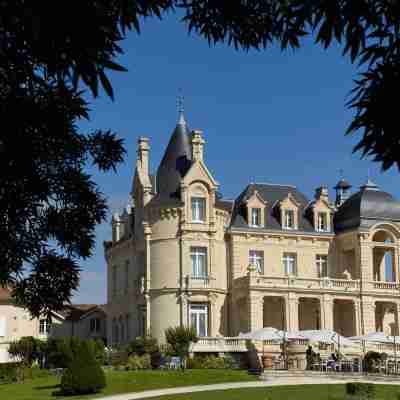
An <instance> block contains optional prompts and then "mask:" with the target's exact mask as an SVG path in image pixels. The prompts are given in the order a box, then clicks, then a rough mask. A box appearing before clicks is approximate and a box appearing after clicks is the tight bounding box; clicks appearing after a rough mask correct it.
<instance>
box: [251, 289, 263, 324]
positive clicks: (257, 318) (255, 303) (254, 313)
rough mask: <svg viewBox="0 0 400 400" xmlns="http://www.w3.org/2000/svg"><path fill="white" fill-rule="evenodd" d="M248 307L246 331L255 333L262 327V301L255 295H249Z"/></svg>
mask: <svg viewBox="0 0 400 400" xmlns="http://www.w3.org/2000/svg"><path fill="white" fill-rule="evenodd" d="M247 306H248V311H247V312H248V315H247V320H248V329H249V332H252V331H255V330H256V329H261V328H262V327H263V322H264V321H263V306H264V302H263V299H262V298H260V296H259V295H258V294H256V293H252V292H250V293H249V297H248V299H247Z"/></svg>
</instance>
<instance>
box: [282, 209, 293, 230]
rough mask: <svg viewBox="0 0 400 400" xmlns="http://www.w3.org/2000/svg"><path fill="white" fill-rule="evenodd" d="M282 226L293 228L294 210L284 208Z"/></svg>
mask: <svg viewBox="0 0 400 400" xmlns="http://www.w3.org/2000/svg"><path fill="white" fill-rule="evenodd" d="M283 227H284V228H285V229H294V227H295V226H294V210H284V217H283Z"/></svg>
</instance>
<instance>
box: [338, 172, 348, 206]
mask: <svg viewBox="0 0 400 400" xmlns="http://www.w3.org/2000/svg"><path fill="white" fill-rule="evenodd" d="M350 188H351V185H350V183H349V182H347V181H346V180H345V179H343V178H342V179H340V181H339V182H338V183H337V184H336V186H335V187H334V189H335V191H336V201H335V205H336V207H340V206H341V205H342V204H343V203H344V202H345V201H346V200H347V199H348V198H349V189H350Z"/></svg>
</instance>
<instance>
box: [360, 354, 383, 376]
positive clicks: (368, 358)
mask: <svg viewBox="0 0 400 400" xmlns="http://www.w3.org/2000/svg"><path fill="white" fill-rule="evenodd" d="M381 359H382V358H381V354H380V353H378V352H376V351H369V352H367V354H366V355H365V357H364V368H365V370H366V371H368V372H373V369H374V366H375V365H376V364H377V363H379V362H380V361H381Z"/></svg>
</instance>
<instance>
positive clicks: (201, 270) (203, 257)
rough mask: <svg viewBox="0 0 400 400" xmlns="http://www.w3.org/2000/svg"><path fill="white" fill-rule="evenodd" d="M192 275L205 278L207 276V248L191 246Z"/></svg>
mask: <svg viewBox="0 0 400 400" xmlns="http://www.w3.org/2000/svg"><path fill="white" fill-rule="evenodd" d="M190 258H191V259H192V277H194V278H205V277H206V276H207V248H206V247H191V248H190Z"/></svg>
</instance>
